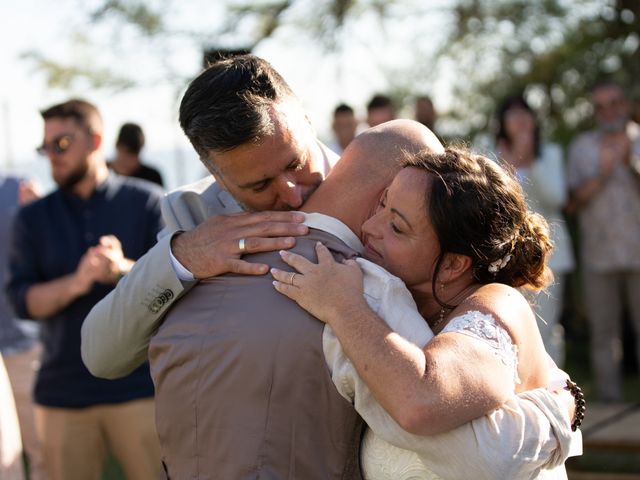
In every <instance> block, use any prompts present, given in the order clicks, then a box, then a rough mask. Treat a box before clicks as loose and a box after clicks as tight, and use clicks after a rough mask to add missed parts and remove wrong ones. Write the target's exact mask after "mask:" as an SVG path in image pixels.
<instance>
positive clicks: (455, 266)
mask: <svg viewBox="0 0 640 480" xmlns="http://www.w3.org/2000/svg"><path fill="white" fill-rule="evenodd" d="M471 264H472V262H471V257H469V256H468V255H462V254H460V253H447V254H446V255H445V256H444V260H443V261H442V265H441V266H440V273H439V274H438V280H440V281H442V282H444V283H448V282H452V281H454V280H457V279H458V278H460V277H461V276H462V275H464V274H465V273H466V272H468V271H469V270H470V269H471Z"/></svg>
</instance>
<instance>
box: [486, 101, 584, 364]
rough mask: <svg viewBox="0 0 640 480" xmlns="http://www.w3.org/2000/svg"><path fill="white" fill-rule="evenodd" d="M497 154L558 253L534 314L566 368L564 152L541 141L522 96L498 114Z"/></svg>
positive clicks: (568, 250) (568, 262) (568, 251)
mask: <svg viewBox="0 0 640 480" xmlns="http://www.w3.org/2000/svg"><path fill="white" fill-rule="evenodd" d="M497 127H498V131H497V134H496V149H497V151H498V154H499V155H500V157H501V158H502V159H503V160H504V161H505V162H506V163H507V164H509V165H511V167H512V168H513V169H514V171H515V173H516V176H517V178H518V180H519V181H520V184H521V185H522V188H523V190H524V191H525V194H526V198H527V203H528V204H529V208H530V209H531V210H533V211H535V212H537V213H539V214H540V215H542V216H543V217H544V218H545V219H546V220H547V222H548V223H549V226H550V229H551V235H552V239H553V243H554V249H553V251H552V254H551V257H550V259H549V267H550V268H551V270H552V272H553V274H554V282H553V284H551V285H549V286H548V287H547V289H546V291H544V292H541V293H539V294H537V295H536V298H535V301H534V304H535V306H534V308H535V311H536V314H537V317H538V326H539V328H540V333H541V334H542V340H543V341H544V345H545V348H546V349H547V352H549V354H550V355H551V358H553V360H554V361H555V362H556V363H557V364H558V365H559V366H560V367H562V366H563V364H564V332H563V328H562V325H560V316H561V314H562V300H563V298H564V295H563V291H564V288H565V284H566V277H567V274H568V273H570V272H571V271H572V270H573V268H574V257H573V251H572V247H571V239H570V237H569V231H568V229H567V226H566V224H565V221H564V218H563V215H562V209H563V208H564V206H565V204H566V202H567V184H566V181H565V168H564V162H563V159H562V150H561V148H560V146H559V145H556V144H551V143H544V142H542V141H541V139H540V126H539V124H538V121H537V119H536V115H535V112H534V111H533V110H532V109H531V107H530V106H529V104H528V103H527V102H526V101H525V99H524V98H523V97H522V96H513V97H509V98H507V99H505V100H504V101H503V102H502V104H501V106H500V108H499V109H498V125H497Z"/></svg>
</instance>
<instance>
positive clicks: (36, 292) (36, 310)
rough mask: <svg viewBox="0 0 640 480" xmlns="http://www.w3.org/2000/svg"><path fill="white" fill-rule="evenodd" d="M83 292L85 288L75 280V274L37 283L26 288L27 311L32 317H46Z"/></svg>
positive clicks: (38, 318) (37, 318)
mask: <svg viewBox="0 0 640 480" xmlns="http://www.w3.org/2000/svg"><path fill="white" fill-rule="evenodd" d="M85 293H86V290H85V289H83V288H82V286H81V285H80V283H79V282H78V281H77V279H76V276H75V274H69V275H65V276H64V277H60V278H56V279H55V280H51V281H49V282H43V283H37V284H35V285H33V286H31V287H30V288H29V289H28V290H27V293H26V298H25V301H26V307H27V311H28V312H29V316H30V317H31V318H33V319H36V320H41V319H46V318H47V317H50V316H51V315H54V314H56V313H58V312H59V311H61V310H62V309H63V308H65V307H66V306H67V305H69V304H70V303H71V302H73V301H74V300H75V299H76V298H78V297H79V296H81V295H83V294H85Z"/></svg>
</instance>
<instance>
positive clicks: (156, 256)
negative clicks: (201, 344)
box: [81, 143, 338, 378]
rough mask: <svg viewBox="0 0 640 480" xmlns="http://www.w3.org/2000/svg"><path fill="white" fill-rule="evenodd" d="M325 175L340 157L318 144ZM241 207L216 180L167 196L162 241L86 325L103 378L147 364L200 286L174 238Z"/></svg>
mask: <svg viewBox="0 0 640 480" xmlns="http://www.w3.org/2000/svg"><path fill="white" fill-rule="evenodd" d="M319 146H320V149H321V152H322V155H323V158H324V166H325V170H326V173H328V172H329V170H330V169H331V167H333V165H335V163H336V162H337V161H338V156H337V155H336V154H335V153H333V152H332V151H331V150H329V149H328V148H327V147H325V146H324V145H323V144H321V143H319ZM241 211H242V209H241V208H240V206H239V205H238V204H237V203H236V201H235V200H234V199H233V197H232V196H231V195H229V193H227V192H226V191H224V190H223V189H222V188H221V187H220V186H219V185H218V184H217V183H216V181H215V179H214V178H213V177H212V176H207V177H206V178H203V179H202V180H199V181H197V182H195V183H192V184H190V185H186V186H184V187H181V188H179V189H177V190H174V191H173V192H171V193H169V194H167V196H166V197H165V198H164V200H163V202H162V217H163V220H164V222H165V228H164V229H163V230H162V231H161V232H160V233H159V234H158V243H157V244H156V245H155V246H154V247H153V248H151V249H150V250H149V251H148V252H147V254H146V255H144V256H142V257H141V258H140V259H138V261H137V262H136V263H135V265H134V266H133V268H132V269H131V271H130V272H129V273H128V274H127V275H126V276H125V277H124V278H122V279H121V280H120V281H119V282H118V285H117V286H116V288H115V289H114V290H112V291H111V292H110V293H109V295H107V296H106V297H104V298H103V299H102V300H101V301H100V302H98V303H97V304H96V305H95V306H94V307H93V309H92V310H91V312H89V315H88V316H87V318H86V319H85V321H84V323H83V325H82V332H81V334H82V344H81V352H82V360H83V361H84V363H85V365H86V366H87V368H88V369H89V371H90V372H91V373H92V374H93V375H95V376H97V377H101V378H120V377H123V376H125V375H128V374H129V373H131V372H132V371H133V370H135V368H137V367H138V366H139V365H141V364H142V363H143V362H145V361H146V360H147V349H148V346H149V338H150V337H151V335H152V334H153V333H154V332H155V331H156V329H157V328H158V326H159V325H160V323H161V321H162V319H163V317H164V315H165V313H166V312H167V309H168V308H169V306H171V305H172V304H173V303H174V302H175V301H176V300H177V299H178V298H180V297H181V296H182V295H184V294H185V293H186V292H187V291H188V290H190V289H191V288H192V287H193V286H194V285H195V284H196V283H197V282H181V281H180V280H179V279H178V277H177V276H176V273H175V271H174V269H173V267H172V265H171V260H170V241H171V235H172V234H173V233H175V232H176V231H178V230H191V229H193V228H195V227H196V226H198V225H199V224H200V223H202V222H203V221H204V220H205V219H206V218H208V217H210V216H213V215H228V214H231V213H237V212H241Z"/></svg>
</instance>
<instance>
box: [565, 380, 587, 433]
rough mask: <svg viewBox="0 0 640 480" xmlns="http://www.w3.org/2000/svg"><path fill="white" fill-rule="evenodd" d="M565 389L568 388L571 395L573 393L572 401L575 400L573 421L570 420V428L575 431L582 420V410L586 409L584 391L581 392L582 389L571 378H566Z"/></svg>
mask: <svg viewBox="0 0 640 480" xmlns="http://www.w3.org/2000/svg"><path fill="white" fill-rule="evenodd" d="M564 389H565V390H569V392H570V393H571V395H573V398H574V401H575V402H576V411H575V414H574V418H573V422H571V430H572V431H574V432H575V431H576V430H577V429H578V427H579V426H580V425H582V420H584V412H586V411H587V402H585V400H584V393H582V389H581V388H580V387H579V386H578V385H577V384H576V383H575V382H572V381H571V380H569V379H567V386H566V387H564Z"/></svg>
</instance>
